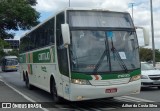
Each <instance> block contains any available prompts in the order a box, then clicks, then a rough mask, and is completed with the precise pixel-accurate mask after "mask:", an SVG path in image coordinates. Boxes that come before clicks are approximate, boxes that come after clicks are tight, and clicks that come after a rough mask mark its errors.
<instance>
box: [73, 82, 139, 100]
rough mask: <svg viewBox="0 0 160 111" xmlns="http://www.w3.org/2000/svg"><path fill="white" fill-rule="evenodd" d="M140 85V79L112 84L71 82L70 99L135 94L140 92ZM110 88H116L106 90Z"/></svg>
mask: <svg viewBox="0 0 160 111" xmlns="http://www.w3.org/2000/svg"><path fill="white" fill-rule="evenodd" d="M140 87H141V80H137V81H133V82H129V83H127V84H120V85H112V86H92V85H78V84H73V83H71V87H70V101H82V100H90V99H99V98H109V97H116V96H124V95H130V94H136V93H139V92H140ZM110 89H116V91H113V92H112V91H111V92H108V90H110ZM106 90H107V91H106Z"/></svg>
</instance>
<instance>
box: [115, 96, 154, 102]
mask: <svg viewBox="0 0 160 111" xmlns="http://www.w3.org/2000/svg"><path fill="white" fill-rule="evenodd" d="M117 98H118V99H124V100H125V99H127V100H131V101H133V100H135V102H155V101H151V100H147V99H142V98H136V97H131V96H121V97H117Z"/></svg>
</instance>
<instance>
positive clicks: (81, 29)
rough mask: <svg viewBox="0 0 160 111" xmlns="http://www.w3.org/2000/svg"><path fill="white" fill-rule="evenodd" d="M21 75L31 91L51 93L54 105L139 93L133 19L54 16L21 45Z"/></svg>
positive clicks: (70, 13) (83, 13)
mask: <svg viewBox="0 0 160 111" xmlns="http://www.w3.org/2000/svg"><path fill="white" fill-rule="evenodd" d="M143 35H145V34H143ZM145 40H146V44H147V43H148V41H147V40H148V39H145ZM20 74H21V78H22V79H23V80H24V81H25V82H26V86H27V87H28V88H29V89H30V88H32V86H36V87H39V88H41V89H43V90H45V91H47V92H50V93H51V94H52V95H53V100H54V101H55V102H58V101H59V100H60V98H64V99H66V100H70V101H81V100H90V99H98V98H109V97H115V96H122V95H129V94H133V93H138V92H140V86H141V81H140V74H141V70H140V60H139V46H138V40H137V35H136V28H135V26H134V24H133V21H132V19H131V17H130V14H129V13H127V12H113V11H108V10H100V9H76V8H67V9H65V10H63V11H61V12H59V13H57V14H55V16H53V17H51V18H50V19H48V20H47V21H45V22H43V23H41V24H40V25H38V26H36V27H35V28H33V29H32V30H31V31H30V32H29V33H27V34H25V35H24V36H23V37H22V38H21V39H20Z"/></svg>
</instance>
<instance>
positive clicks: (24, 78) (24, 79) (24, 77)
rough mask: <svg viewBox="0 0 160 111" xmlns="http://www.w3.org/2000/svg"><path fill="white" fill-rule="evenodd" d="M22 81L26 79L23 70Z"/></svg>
mask: <svg viewBox="0 0 160 111" xmlns="http://www.w3.org/2000/svg"><path fill="white" fill-rule="evenodd" d="M23 81H26V76H25V74H24V72H23Z"/></svg>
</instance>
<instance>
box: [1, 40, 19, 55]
mask: <svg viewBox="0 0 160 111" xmlns="http://www.w3.org/2000/svg"><path fill="white" fill-rule="evenodd" d="M5 41H6V42H7V43H9V44H10V47H4V52H8V51H12V50H13V49H16V50H19V40H13V39H5Z"/></svg>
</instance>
